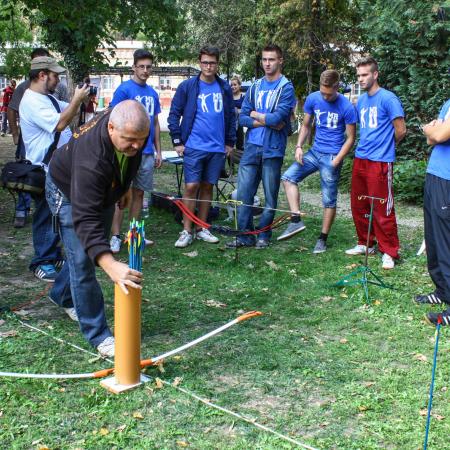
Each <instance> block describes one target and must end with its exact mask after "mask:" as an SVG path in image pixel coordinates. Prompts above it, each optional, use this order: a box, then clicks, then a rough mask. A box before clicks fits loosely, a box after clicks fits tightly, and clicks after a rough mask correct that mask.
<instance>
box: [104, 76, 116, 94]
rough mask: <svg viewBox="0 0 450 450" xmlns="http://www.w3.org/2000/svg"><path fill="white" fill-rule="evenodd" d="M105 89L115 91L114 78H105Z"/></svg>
mask: <svg viewBox="0 0 450 450" xmlns="http://www.w3.org/2000/svg"><path fill="white" fill-rule="evenodd" d="M102 82H103V89H111V90H112V89H114V77H112V76H110V75H108V76H106V77H103V79H102Z"/></svg>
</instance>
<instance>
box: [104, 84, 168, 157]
mask: <svg viewBox="0 0 450 450" xmlns="http://www.w3.org/2000/svg"><path fill="white" fill-rule="evenodd" d="M123 100H137V101H138V102H139V103H142V105H144V108H145V109H146V110H147V112H148V115H149V117H150V136H149V137H148V140H147V145H146V146H145V148H144V149H143V150H142V153H144V154H145V155H153V153H154V152H155V145H154V140H155V115H157V114H159V113H160V112H161V106H160V104H159V97H158V94H157V92H156V91H155V90H154V89H153V88H152V87H151V86H149V85H148V84H144V85H142V84H139V83H136V82H135V81H134V80H128V81H125V82H123V83H122V84H121V85H120V86H119V87H118V88H117V89H116V91H115V92H114V95H113V99H112V100H111V103H110V104H109V105H110V106H111V107H113V106H116V105H117V104H118V103H120V102H121V101H123Z"/></svg>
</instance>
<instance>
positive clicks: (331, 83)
mask: <svg viewBox="0 0 450 450" xmlns="http://www.w3.org/2000/svg"><path fill="white" fill-rule="evenodd" d="M320 84H321V85H322V86H325V87H331V88H337V87H338V86H339V72H338V71H337V70H333V69H328V70H324V71H323V72H322V73H321V74H320Z"/></svg>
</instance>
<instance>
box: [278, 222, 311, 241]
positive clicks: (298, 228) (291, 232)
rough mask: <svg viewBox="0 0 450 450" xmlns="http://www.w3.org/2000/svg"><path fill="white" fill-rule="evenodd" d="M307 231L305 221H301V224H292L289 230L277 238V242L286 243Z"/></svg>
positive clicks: (288, 227)
mask: <svg viewBox="0 0 450 450" xmlns="http://www.w3.org/2000/svg"><path fill="white" fill-rule="evenodd" d="M305 229H306V226H305V224H304V223H303V220H300V222H290V223H289V225H288V226H287V228H286V229H285V230H284V231H283V232H282V233H281V234H280V236H278V237H277V241H285V240H286V239H289V238H291V237H292V236H295V235H296V234H297V233H300V231H303V230H305Z"/></svg>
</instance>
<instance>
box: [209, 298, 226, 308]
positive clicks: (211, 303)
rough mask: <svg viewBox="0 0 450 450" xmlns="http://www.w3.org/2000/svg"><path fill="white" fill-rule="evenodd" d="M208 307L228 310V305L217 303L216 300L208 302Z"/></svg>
mask: <svg viewBox="0 0 450 450" xmlns="http://www.w3.org/2000/svg"><path fill="white" fill-rule="evenodd" d="M205 305H206V306H211V307H212V308H226V307H227V305H226V304H225V303H221V302H217V301H216V300H206V302H205Z"/></svg>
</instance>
